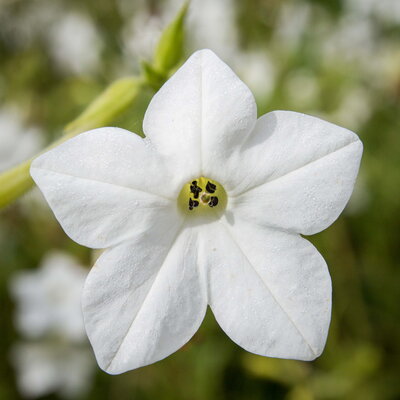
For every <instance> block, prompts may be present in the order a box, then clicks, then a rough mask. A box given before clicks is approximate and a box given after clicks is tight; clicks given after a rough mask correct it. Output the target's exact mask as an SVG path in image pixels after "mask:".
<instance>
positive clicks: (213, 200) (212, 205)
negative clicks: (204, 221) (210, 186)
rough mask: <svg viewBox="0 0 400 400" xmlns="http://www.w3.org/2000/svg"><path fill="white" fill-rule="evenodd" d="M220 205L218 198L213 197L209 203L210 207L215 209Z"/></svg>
mask: <svg viewBox="0 0 400 400" xmlns="http://www.w3.org/2000/svg"><path fill="white" fill-rule="evenodd" d="M217 204H218V197H217V196H211V197H210V201H209V202H208V205H209V206H210V207H215V206H216V205H217Z"/></svg>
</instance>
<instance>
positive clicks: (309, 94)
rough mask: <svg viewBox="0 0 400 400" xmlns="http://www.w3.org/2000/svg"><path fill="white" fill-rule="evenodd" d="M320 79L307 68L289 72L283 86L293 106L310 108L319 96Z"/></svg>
mask: <svg viewBox="0 0 400 400" xmlns="http://www.w3.org/2000/svg"><path fill="white" fill-rule="evenodd" d="M319 89H320V88H319V85H318V79H317V77H316V76H315V75H314V73H313V72H312V71H310V70H307V69H296V70H293V71H292V72H290V73H289V75H288V77H287V78H286V81H285V86H284V88H283V90H284V92H285V93H286V96H287V101H288V103H289V104H290V106H291V107H294V108H302V109H306V108H308V109H310V108H312V107H313V106H315V105H316V103H317V101H318V96H319V91H320V90H319Z"/></svg>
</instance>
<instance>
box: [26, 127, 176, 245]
mask: <svg viewBox="0 0 400 400" xmlns="http://www.w3.org/2000/svg"><path fill="white" fill-rule="evenodd" d="M31 175H32V177H33V179H34V180H35V182H36V183H37V185H38V186H39V188H40V189H41V190H42V192H43V194H44V196H45V197H46V199H47V201H48V203H49V204H50V207H51V208H52V210H53V212H54V214H55V215H56V218H57V219H58V220H59V222H60V224H61V226H62V227H63V229H64V230H65V232H66V233H67V234H68V235H69V236H70V237H71V238H72V239H73V240H75V241H76V242H78V243H80V244H82V245H84V246H88V247H93V248H104V247H109V246H112V245H114V244H116V243H119V242H121V241H122V240H124V239H127V238H130V237H132V236H133V235H140V234H141V233H143V232H145V231H146V230H147V229H168V226H171V225H172V226H173V225H174V224H176V223H177V222H178V223H179V219H180V217H179V215H178V212H177V210H176V201H175V200H174V196H176V193H177V191H178V190H180V186H181V185H182V184H183V182H180V181H179V182H178V181H177V178H175V177H173V176H172V174H169V172H168V169H167V167H166V165H165V163H164V162H163V160H162V159H161V157H160V156H158V155H157V153H156V152H155V151H154V150H153V149H152V148H151V147H150V146H149V145H148V144H147V143H146V141H144V140H143V139H141V138H139V137H138V136H136V135H134V134H132V133H131V132H128V131H125V130H123V129H117V128H101V129H96V130H94V131H90V132H86V133H84V134H81V135H79V136H77V137H75V138H73V139H71V140H69V141H67V142H65V143H63V144H61V145H60V146H58V147H56V148H54V149H52V150H50V151H49V152H47V153H45V154H43V155H42V156H40V157H39V158H37V159H36V160H34V161H33V163H32V167H31ZM178 193H179V192H178ZM175 198H176V197H175Z"/></svg>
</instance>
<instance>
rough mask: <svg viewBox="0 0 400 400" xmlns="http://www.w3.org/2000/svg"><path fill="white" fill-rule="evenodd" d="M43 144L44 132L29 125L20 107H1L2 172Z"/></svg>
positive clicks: (0, 149) (0, 169)
mask: <svg viewBox="0 0 400 400" xmlns="http://www.w3.org/2000/svg"><path fill="white" fill-rule="evenodd" d="M42 145H43V137H42V132H41V131H40V130H39V129H38V128H35V127H27V126H26V125H25V123H24V121H23V116H22V115H21V112H20V111H19V109H17V108H15V107H12V106H8V107H3V108H2V109H0V172H2V171H4V170H6V169H7V168H10V167H13V166H14V165H16V164H18V163H19V162H21V161H24V160H25V159H26V158H28V157H31V156H32V155H33V154H35V153H36V152H37V151H38V150H39V149H40V148H41V147H42Z"/></svg>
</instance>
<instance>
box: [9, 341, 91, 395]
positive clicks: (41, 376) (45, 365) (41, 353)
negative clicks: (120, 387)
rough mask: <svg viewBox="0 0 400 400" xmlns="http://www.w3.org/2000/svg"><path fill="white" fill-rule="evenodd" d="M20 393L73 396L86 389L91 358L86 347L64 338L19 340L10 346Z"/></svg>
mask: <svg viewBox="0 0 400 400" xmlns="http://www.w3.org/2000/svg"><path fill="white" fill-rule="evenodd" d="M11 355H12V362H13V364H14V366H15V368H16V369H17V371H18V375H17V384H18V388H19V390H20V392H21V394H22V395H23V396H24V397H27V398H36V397H41V396H45V395H48V394H50V393H54V392H57V393H59V394H60V395H61V396H64V397H69V398H75V397H76V396H77V395H82V394H83V393H84V392H85V391H87V390H88V389H89V386H90V383H91V381H92V380H91V377H92V375H93V372H94V369H93V365H94V360H93V357H92V355H91V352H90V350H89V349H88V348H81V347H78V346H76V347H73V346H71V345H70V344H68V343H63V342H51V341H45V342H39V343H19V344H17V345H15V346H14V347H13V349H12V354H11Z"/></svg>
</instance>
